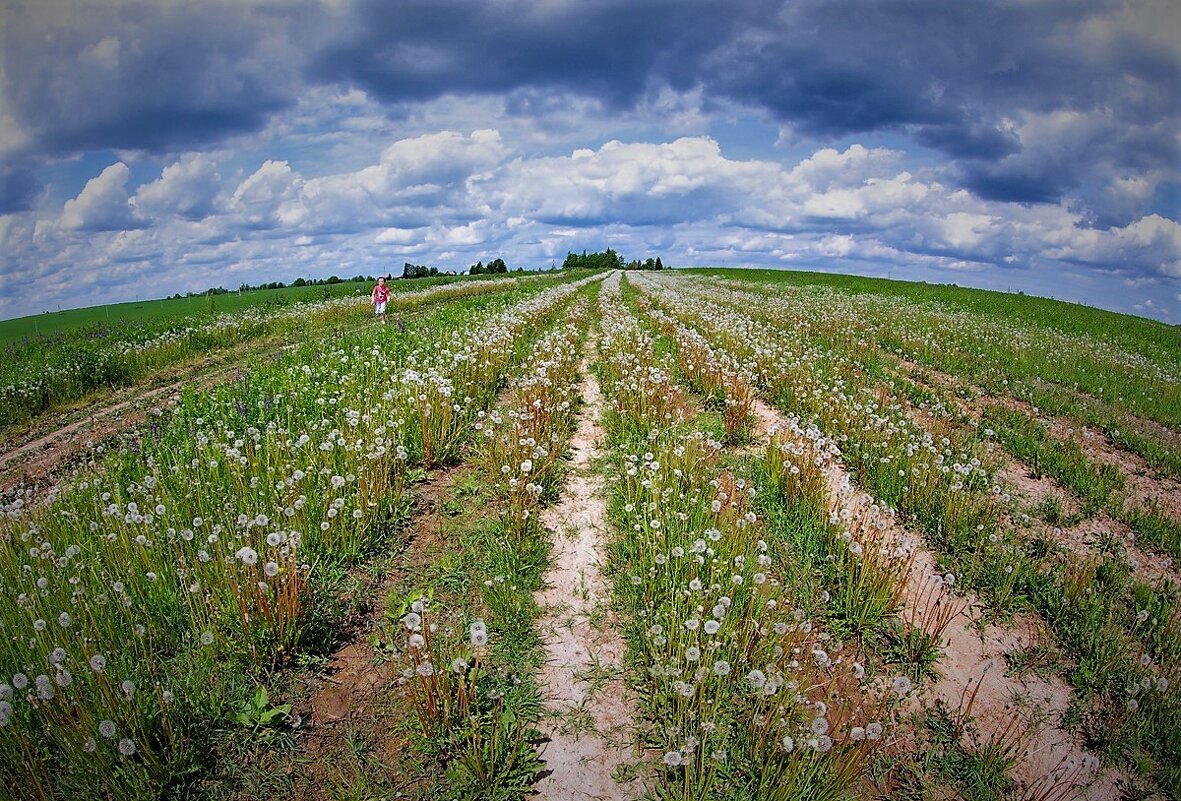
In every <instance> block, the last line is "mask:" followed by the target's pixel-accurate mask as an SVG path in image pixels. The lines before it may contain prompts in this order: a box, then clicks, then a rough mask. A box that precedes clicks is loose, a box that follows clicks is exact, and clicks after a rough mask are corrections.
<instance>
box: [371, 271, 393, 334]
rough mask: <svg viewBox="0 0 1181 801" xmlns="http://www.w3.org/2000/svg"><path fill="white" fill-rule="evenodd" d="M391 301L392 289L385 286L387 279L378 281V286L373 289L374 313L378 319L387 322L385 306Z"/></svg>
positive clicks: (383, 278)
mask: <svg viewBox="0 0 1181 801" xmlns="http://www.w3.org/2000/svg"><path fill="white" fill-rule="evenodd" d="M389 300H390V288H389V287H388V286H386V285H385V277H384V276H383V277H381V278H378V279H377V285H376V286H375V287H373V313H374V315H376V317H377V318H378V319H379V320H381V321H382V322H383V323H384V322H385V305H386V304H387V303H389Z"/></svg>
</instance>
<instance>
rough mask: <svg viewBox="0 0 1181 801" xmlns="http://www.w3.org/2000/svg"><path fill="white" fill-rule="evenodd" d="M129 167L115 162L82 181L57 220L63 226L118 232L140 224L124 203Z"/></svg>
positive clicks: (128, 205) (141, 223)
mask: <svg viewBox="0 0 1181 801" xmlns="http://www.w3.org/2000/svg"><path fill="white" fill-rule="evenodd" d="M129 175H130V170H129V169H128V167H127V165H126V164H124V163H123V162H121V161H119V162H116V163H114V164H112V165H111V166H109V167H107V168H106V169H105V170H103V171H102V173H100V174H99V175H98V176H97V177H96V178H91V179H90V180H89V181H87V182H86V186H85V187H83V189H82V191H81V192H79V193H78V196H77V197H75V198H72V199H71V200H67V201H66V204H65V207H64V208H63V209H62V215H61V222H62V225H63V226H65V227H66V228H71V229H77V230H83V231H121V230H127V229H130V228H139V227H142V226H143V224H144V222H143V220H141V219H139V218H137V217H136V216H135V214H134V212H133V210H132V208H131V205H130V204H129V203H128V197H127V178H128V176H129Z"/></svg>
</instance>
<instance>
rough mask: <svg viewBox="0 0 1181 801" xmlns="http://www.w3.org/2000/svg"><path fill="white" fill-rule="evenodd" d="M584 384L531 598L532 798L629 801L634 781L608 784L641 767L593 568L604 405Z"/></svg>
mask: <svg viewBox="0 0 1181 801" xmlns="http://www.w3.org/2000/svg"><path fill="white" fill-rule="evenodd" d="M585 375H586V377H585V379H584V380H583V385H582V397H583V398H584V400H585V401H586V406H585V408H584V409H583V412H582V417H581V419H580V421H579V425H578V430H577V431H576V432H575V434H574V436H573V438H572V439H571V441H570V449H571V452H572V455H573V458H572V460H571V463H570V469H571V476H570V478H569V480H568V481H567V483H566V488H565V492H564V493H563V500H562V501H561V502H560V503H558V504H557V505H555V506H552V507H550V508H549V509H547V510H545V512H544V513H543V514H542V522H543V524H544V525H545V527H546V529H547V530H549V531H551V532H552V533H553V538H554V549H553V551H552V553H551V554H550V559H551V567H550V571H549V572H548V573H547V574H546V587H545V588H544V589H542V590H541V591H539V592H538V593H537V594H536V596H535V597H536V598H537V601H538V603H539V604H541V606H542V607H543V609H544V610H545V612H544V614H543V617H542V619H541V620H540V621H539V624H538V625H539V628H540V630H541V633H542V642H543V644H544V646H545V650H546V662H545V665H544V666H543V667H542V671H541V676H540V684H541V688H542V697H543V700H544V703H545V708H546V712H545V716H544V717H543V719H542V721H541V723H540V725H539V728H540V729H541V730H542V732H543V733H544V734H545V735H546V736H547V737H548V738H549V742H548V743H547V744H546V746H545V749H544V751H543V752H542V758H543V759H544V760H545V763H546V769H547V771H548V773H547V775H546V776H544V777H543V778H542V779H541V781H540V782H538V785H537V791H538V793H539V796H540V798H542V799H553V800H554V801H558V799H615V798H635V797H637V796H639V795H640V794H641V793H642V791H643V787H642V785H641V784H640V782H639V781H638V780H631V781H627V782H622V783H621V782H618V781H616V776H618V775H621V774H622V773H623V772H627V771H630V770H631V769H632V768H633V767H634V766H635V765H636V763H638V761H639V759H638V756H637V750H638V749H637V746H636V744H635V743H634V741H633V740H634V731H635V727H634V723H633V712H634V702H633V700H632V698H631V695H630V693H629V691H628V688H627V687H626V685H625V684H624V682H623V680H622V675H623V663H622V660H623V653H624V649H625V645H624V641H623V638H622V637H621V636H620V634H619V631H618V627H617V626H616V625H615V620H614V617H613V615H612V614H611V611H610V609H609V607H608V599H609V589H608V587H607V585H606V582H605V581H604V579H603V574H602V570H601V569H600V565H602V564H603V563H604V562H605V561H606V552H605V549H606V542H605V536H606V531H607V526H608V522H607V514H606V504H605V501H604V500H603V496H604V490H603V480H602V478H601V477H600V476H598V475H597V474H596V473H595V472H593V470H592V464H593V462H594V460H595V459H596V458H597V457H598V455H599V453H600V451H599V446H598V442H599V440H600V439H601V437H602V435H603V432H602V429H601V427H600V426H599V423H598V419H599V415H600V413H601V411H602V405H603V401H602V396H601V394H600V391H599V385H598V381H597V380H596V379H595V377H594V376H593V375H592V374H591V373H589V372H586V373H585Z"/></svg>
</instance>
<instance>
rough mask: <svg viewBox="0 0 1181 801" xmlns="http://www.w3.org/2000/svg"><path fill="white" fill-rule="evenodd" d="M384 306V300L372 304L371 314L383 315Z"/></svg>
mask: <svg viewBox="0 0 1181 801" xmlns="http://www.w3.org/2000/svg"><path fill="white" fill-rule="evenodd" d="M385 304H386V302H385V301H384V300H383V301H381V302H380V303H374V304H373V313H374V314H385Z"/></svg>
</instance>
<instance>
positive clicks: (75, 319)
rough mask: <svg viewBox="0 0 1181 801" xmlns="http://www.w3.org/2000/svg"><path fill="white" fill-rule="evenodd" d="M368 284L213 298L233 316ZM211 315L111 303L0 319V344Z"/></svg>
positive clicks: (201, 305) (408, 287)
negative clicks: (28, 338) (122, 325)
mask: <svg viewBox="0 0 1181 801" xmlns="http://www.w3.org/2000/svg"><path fill="white" fill-rule="evenodd" d="M458 280H478V279H466V278H465V279H461V278H460V277H458V276H438V277H435V278H412V279H407V280H400V279H399V280H397V281H392V282H390V287H391V289H393V291H394V292H395V293H398V292H409V291H412V290H415V289H423V288H425V287H428V286H437V285H439V284H447V283H451V282H453V281H458ZM371 289H372V284H370V283H369V282H368V281H365V282H360V283H357V282H353V281H344V282H342V283H339V284H325V285H322V286H301V287H286V288H284V289H255V290H250V291H248V292H227V293H225V294H224V295H215V296H213V303H214V311H215V312H216V313H217V314H226V313H229V314H233V313H234V312H239V311H242V310H243V309H249V308H254V307H258V306H263V307H266V306H289V305H291V304H293V303H302V302H306V301H313V300H327V299H329V298H339V297H345V296H350V295H358V296H361V297H365V296H368V294H369V291H370V290H371ZM208 316H209V298H208V296H206V295H195V296H193V297H189V298H158V299H151V300H137V301H129V302H126V303H109V304H105V305H102V306H87V307H85V308H81V309H67V310H65V311H57V312H48V313H42V314H31V315H29V316H27V317H17V318H15V319H12V320H0V345H6V344H8V343H10V342H18V341H20V340H22V339H24V338H25V337H30V338H31V337H43V336H52V335H54V334H66V333H70V332H73V331H78V330H80V329H85V328H88V327H90V328H95V327H106V326H111V325H119V324H134V323H152V324H156V323H176V322H180V321H182V320H187V319H191V318H207V317H208Z"/></svg>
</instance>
